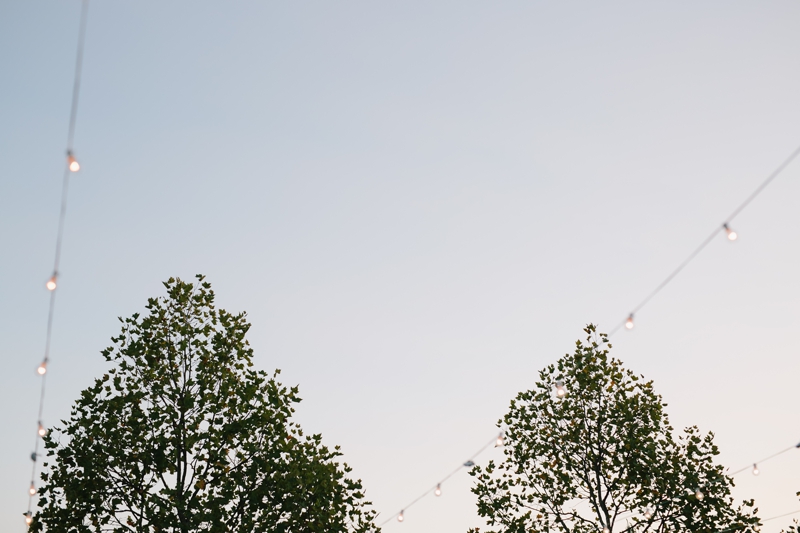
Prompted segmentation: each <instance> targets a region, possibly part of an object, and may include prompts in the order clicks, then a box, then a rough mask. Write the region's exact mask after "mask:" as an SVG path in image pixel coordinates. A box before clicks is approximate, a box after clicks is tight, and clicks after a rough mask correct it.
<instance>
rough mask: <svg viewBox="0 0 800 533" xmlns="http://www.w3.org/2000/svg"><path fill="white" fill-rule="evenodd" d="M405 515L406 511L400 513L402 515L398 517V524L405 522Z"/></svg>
mask: <svg viewBox="0 0 800 533" xmlns="http://www.w3.org/2000/svg"><path fill="white" fill-rule="evenodd" d="M403 513H404V511H400V514H399V515H397V521H398V522H402V521H403V520H405V517H404V516H403Z"/></svg>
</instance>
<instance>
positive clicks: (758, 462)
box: [730, 442, 800, 476]
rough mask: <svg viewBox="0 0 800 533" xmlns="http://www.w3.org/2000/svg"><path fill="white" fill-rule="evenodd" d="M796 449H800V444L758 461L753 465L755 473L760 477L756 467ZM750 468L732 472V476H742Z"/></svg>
mask: <svg viewBox="0 0 800 533" xmlns="http://www.w3.org/2000/svg"><path fill="white" fill-rule="evenodd" d="M795 448H800V442H798V443H797V444H795V445H794V446H789V447H788V448H786V449H785V450H781V451H779V452H775V453H773V454H772V455H770V456H769V457H765V458H764V459H761V460H760V461H756V462H755V463H753V466H752V468H753V469H754V472H753V473H754V474H756V475H758V469H757V467H756V465H759V464H761V463H765V462H767V461H769V460H770V459H772V458H773V457H778V456H779V455H781V454H784V453H786V452H788V451H789V450H794V449H795ZM750 468H751V467H750V466H745V467H744V468H740V469H739V470H737V471H736V472H731V474H730V475H731V476H735V475H736V474H740V473H742V472H744V471H745V470H749V469H750Z"/></svg>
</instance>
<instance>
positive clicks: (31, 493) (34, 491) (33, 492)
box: [28, 481, 36, 496]
mask: <svg viewBox="0 0 800 533" xmlns="http://www.w3.org/2000/svg"><path fill="white" fill-rule="evenodd" d="M28 492H29V493H30V495H31V496H33V495H34V494H36V486H35V485H34V484H33V481H31V488H29V489H28Z"/></svg>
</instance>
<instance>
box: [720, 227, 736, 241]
mask: <svg viewBox="0 0 800 533" xmlns="http://www.w3.org/2000/svg"><path fill="white" fill-rule="evenodd" d="M722 227H723V228H725V233H727V234H728V240H729V241H735V240H736V239H737V238H739V236H738V235H737V234H736V232H735V231H733V230H732V229H731V228H729V227H728V225H727V224H723V225H722Z"/></svg>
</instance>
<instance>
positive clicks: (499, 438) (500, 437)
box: [494, 431, 505, 448]
mask: <svg viewBox="0 0 800 533" xmlns="http://www.w3.org/2000/svg"><path fill="white" fill-rule="evenodd" d="M504 442H505V438H504V437H503V432H502V431H501V432H500V434H499V435H498V436H497V441H495V445H494V446H495V448H497V447H498V446H502V445H503V443H504Z"/></svg>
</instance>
